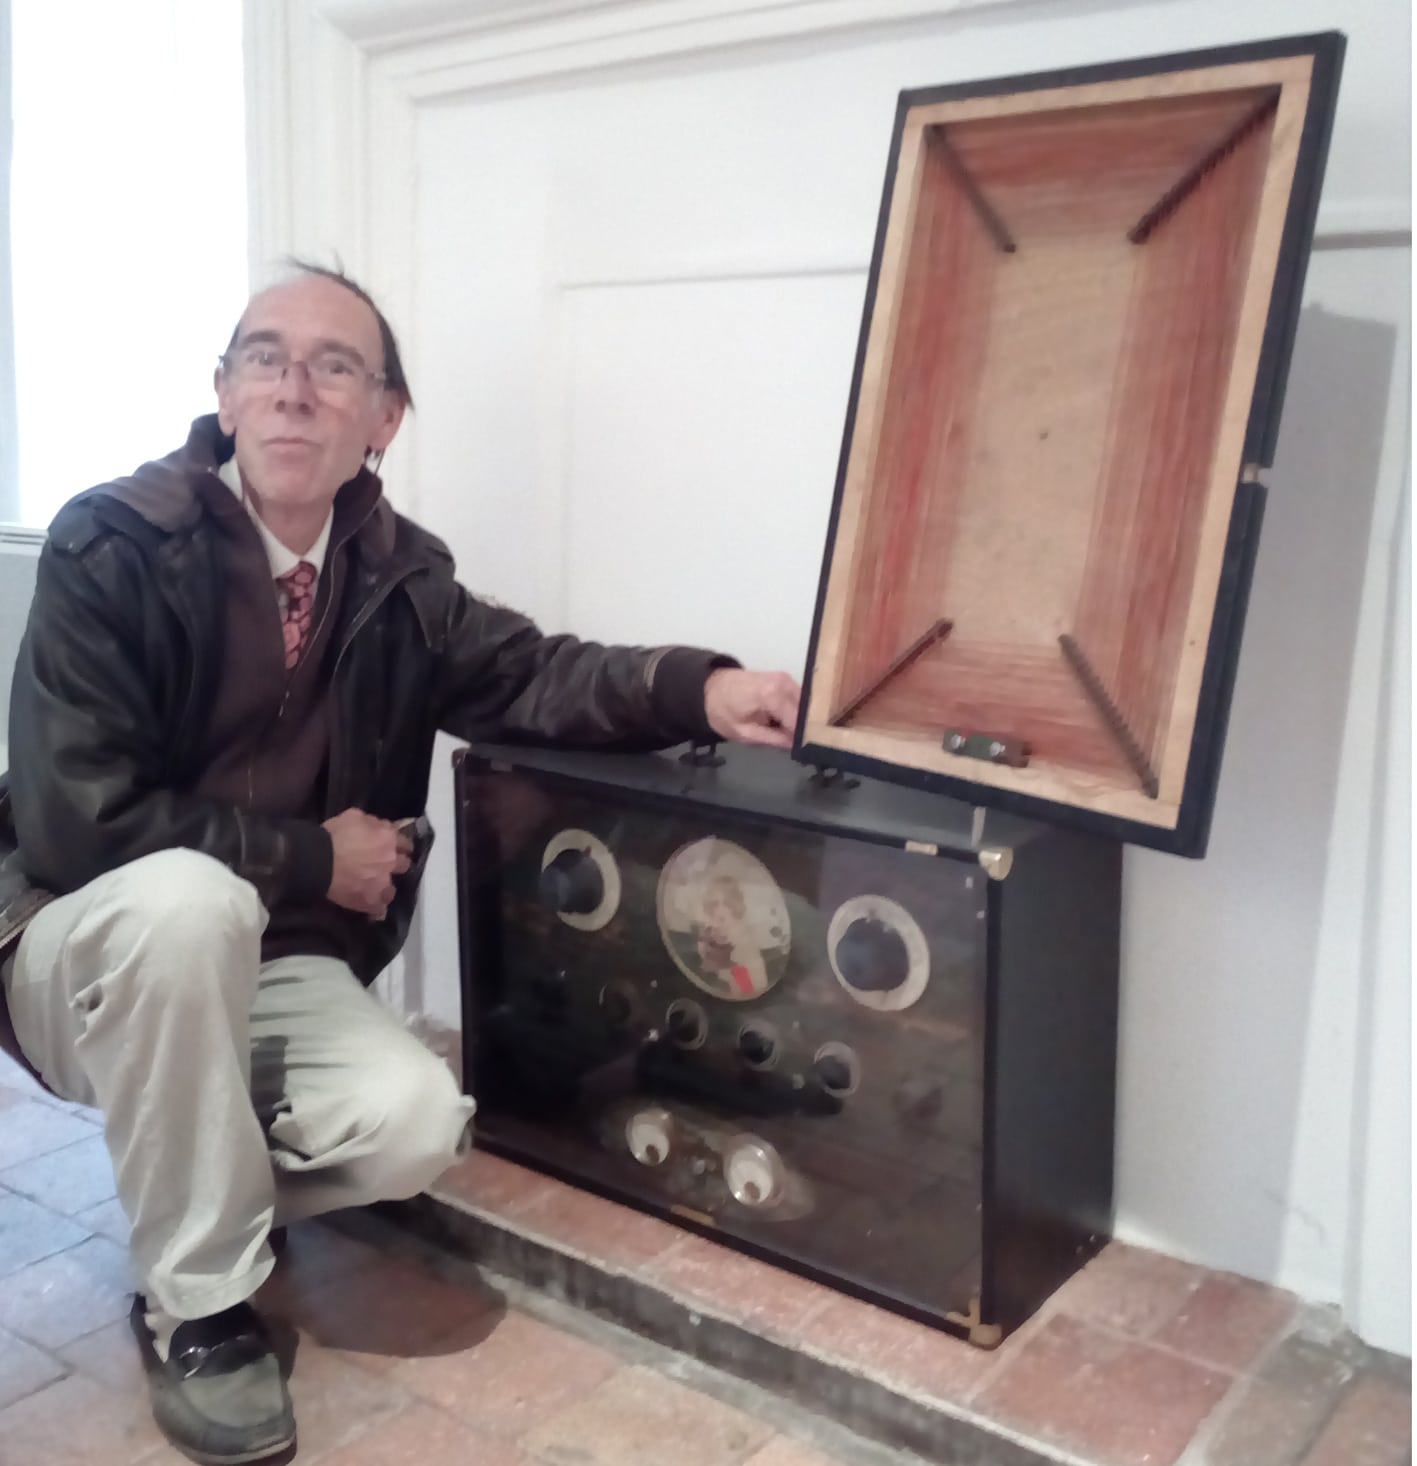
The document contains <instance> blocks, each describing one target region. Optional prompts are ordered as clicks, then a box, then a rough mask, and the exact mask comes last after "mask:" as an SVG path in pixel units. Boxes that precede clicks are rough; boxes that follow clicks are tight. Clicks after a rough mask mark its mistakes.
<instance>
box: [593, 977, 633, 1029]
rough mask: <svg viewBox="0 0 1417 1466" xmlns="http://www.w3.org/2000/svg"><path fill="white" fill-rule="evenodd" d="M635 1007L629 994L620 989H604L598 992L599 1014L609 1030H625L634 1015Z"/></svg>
mask: <svg viewBox="0 0 1417 1466" xmlns="http://www.w3.org/2000/svg"><path fill="white" fill-rule="evenodd" d="M634 1010H635V1005H634V1003H633V1001H632V1000H631V998H630V995H629V993H627V992H626V991H625V989H624V988H621V987H604V988H602V989H601V990H600V1012H601V1016H602V1017H603V1018H604V1019H605V1021H606V1023H608V1024H609V1025H610V1027H611V1028H625V1027H627V1026H628V1024H629V1022H630V1018H631V1017H632V1015H633V1014H634Z"/></svg>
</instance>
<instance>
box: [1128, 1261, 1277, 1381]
mask: <svg viewBox="0 0 1417 1466" xmlns="http://www.w3.org/2000/svg"><path fill="white" fill-rule="evenodd" d="M1295 1301H1296V1300H1295V1298H1294V1295H1293V1294H1292V1293H1286V1292H1284V1291H1283V1290H1281V1289H1279V1288H1269V1287H1266V1286H1265V1285H1264V1284H1263V1283H1252V1282H1251V1281H1250V1280H1249V1279H1248V1278H1237V1277H1236V1276H1234V1274H1232V1273H1210V1274H1208V1275H1207V1276H1206V1277H1205V1279H1204V1280H1203V1281H1202V1282H1201V1284H1200V1286H1199V1287H1197V1289H1196V1290H1195V1292H1194V1293H1192V1294H1191V1296H1190V1297H1189V1298H1188V1299H1187V1300H1186V1302H1185V1305H1184V1306H1183V1307H1182V1309H1181V1311H1180V1312H1179V1313H1178V1314H1177V1315H1176V1317H1175V1318H1173V1319H1172V1320H1171V1322H1170V1323H1169V1324H1167V1325H1166V1327H1165V1328H1164V1329H1162V1330H1161V1331H1160V1332H1159V1333H1158V1334H1157V1335H1156V1342H1157V1343H1158V1344H1164V1345H1165V1346H1166V1347H1167V1348H1168V1349H1175V1350H1176V1351H1177V1352H1178V1353H1181V1354H1185V1355H1186V1356H1187V1357H1188V1358H1191V1359H1199V1360H1200V1361H1201V1362H1202V1363H1204V1364H1214V1365H1218V1366H1219V1367H1220V1368H1221V1369H1233V1370H1242V1369H1245V1368H1247V1367H1248V1366H1249V1365H1251V1364H1252V1363H1253V1362H1254V1360H1255V1357H1256V1356H1257V1355H1258V1354H1259V1352H1260V1351H1261V1350H1262V1349H1263V1348H1264V1347H1265V1345H1266V1344H1269V1343H1272V1342H1273V1340H1274V1338H1275V1336H1276V1335H1277V1334H1278V1333H1279V1331H1280V1330H1281V1329H1282V1328H1284V1326H1285V1325H1286V1324H1287V1323H1288V1322H1289V1320H1290V1319H1291V1318H1293V1316H1294V1306H1295Z"/></svg>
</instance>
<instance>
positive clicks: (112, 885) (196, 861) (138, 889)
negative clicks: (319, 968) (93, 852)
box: [70, 850, 266, 982]
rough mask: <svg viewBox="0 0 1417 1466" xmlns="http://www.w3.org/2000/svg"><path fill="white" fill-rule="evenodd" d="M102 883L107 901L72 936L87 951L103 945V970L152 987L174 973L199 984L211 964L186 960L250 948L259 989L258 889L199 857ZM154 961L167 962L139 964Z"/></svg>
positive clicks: (173, 857)
mask: <svg viewBox="0 0 1417 1466" xmlns="http://www.w3.org/2000/svg"><path fill="white" fill-rule="evenodd" d="M102 879H103V880H104V881H105V883H106V884H105V888H104V891H103V895H102V900H101V901H98V902H96V903H95V905H94V906H93V907H92V908H91V909H90V911H89V913H88V920H87V921H84V922H81V923H80V925H79V927H78V928H77V929H76V930H74V931H73V932H72V933H71V934H70V940H71V941H73V942H77V943H79V944H81V945H83V946H88V945H89V944H90V943H97V944H98V946H99V947H100V948H101V952H93V953H92V954H91V955H92V956H94V957H96V958H98V961H97V962H96V963H95V964H94V965H95V966H96V967H97V968H98V969H99V970H107V971H109V972H115V971H128V972H131V973H132V974H134V975H136V976H142V977H151V978H153V979H154V980H160V978H161V976H162V974H163V973H169V972H170V973H172V974H173V975H174V977H175V978H176V979H177V980H178V981H185V982H194V981H195V979H196V974H197V973H198V971H200V970H202V969H203V967H204V966H205V965H206V964H203V963H189V962H187V961H184V960H183V959H184V954H188V953H196V952H201V953H203V954H213V955H214V954H216V953H218V952H220V951H222V950H223V949H224V948H235V949H238V950H239V949H241V948H249V949H250V953H251V956H252V958H253V960H252V963H251V964H250V965H251V977H252V980H253V982H254V980H255V973H256V970H257V967H258V966H259V960H260V959H259V953H260V937H261V932H262V931H263V930H264V928H265V924H266V909H265V907H264V906H263V905H262V904H261V898H260V897H259V896H258V895H257V894H256V888H255V887H254V886H252V885H251V883H250V882H249V881H245V880H242V879H241V877H240V876H238V875H235V874H234V873H233V872H232V871H230V870H228V869H227V867H226V866H224V865H222V864H221V862H220V861H217V860H213V859H212V858H211V856H209V855H202V854H199V853H198V852H197V851H195V850H161V851H158V852H157V853H156V854H154V855H146V856H144V857H143V858H142V859H140V860H135V861H132V862H131V863H130V864H128V865H125V866H122V867H121V868H120V869H118V870H116V871H113V872H111V873H110V874H109V875H108V876H106V877H103V878H102ZM152 954H156V955H158V956H160V957H161V958H162V959H163V960H161V961H157V962H145V961H143V960H141V959H142V958H143V957H145V956H148V955H152ZM134 958H137V959H140V960H137V961H134V960H133V959H134ZM84 965H85V966H88V965H89V963H87V962H86V963H85V964H84Z"/></svg>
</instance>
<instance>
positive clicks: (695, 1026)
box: [664, 1002, 708, 1049]
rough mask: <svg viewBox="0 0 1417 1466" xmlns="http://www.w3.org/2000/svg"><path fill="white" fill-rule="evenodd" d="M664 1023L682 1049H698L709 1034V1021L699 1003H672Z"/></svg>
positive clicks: (671, 1036) (670, 1035)
mask: <svg viewBox="0 0 1417 1466" xmlns="http://www.w3.org/2000/svg"><path fill="white" fill-rule="evenodd" d="M664 1023H665V1027H666V1028H667V1029H668V1031H669V1037H670V1038H671V1039H672V1040H673V1042H674V1043H676V1044H678V1045H679V1047H680V1048H681V1049H696V1048H698V1047H699V1045H700V1044H701V1043H703V1041H704V1039H705V1038H706V1037H707V1036H708V1023H707V1021H706V1020H705V1018H704V1015H703V1010H702V1009H701V1008H700V1007H699V1005H698V1004H697V1003H687V1002H678V1003H671V1004H670V1005H669V1012H668V1013H667V1014H666V1015H665V1020H664Z"/></svg>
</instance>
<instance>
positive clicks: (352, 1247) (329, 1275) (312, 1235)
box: [255, 1222, 387, 1313]
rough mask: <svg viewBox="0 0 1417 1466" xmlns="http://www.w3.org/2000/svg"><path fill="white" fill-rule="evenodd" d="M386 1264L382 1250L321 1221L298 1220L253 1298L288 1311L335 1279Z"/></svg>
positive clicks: (263, 1306)
mask: <svg viewBox="0 0 1417 1466" xmlns="http://www.w3.org/2000/svg"><path fill="white" fill-rule="evenodd" d="M386 1264H387V1259H386V1258H385V1256H384V1254H383V1253H381V1252H380V1251H379V1250H378V1249H377V1248H376V1247H373V1246H371V1245H370V1244H369V1243H367V1242H361V1241H359V1240H358V1239H357V1238H354V1237H347V1236H345V1235H344V1234H343V1233H342V1232H339V1231H337V1230H336V1229H335V1228H334V1227H331V1226H328V1225H326V1224H324V1223H322V1222H301V1223H299V1224H297V1225H296V1226H293V1227H291V1228H290V1229H289V1230H288V1232H287V1233H286V1247H285V1252H284V1253H283V1254H282V1255H281V1256H280V1257H278V1258H277V1260H276V1265H275V1270H274V1271H273V1272H272V1273H271V1275H270V1277H269V1278H268V1279H267V1280H266V1282H265V1284H264V1286H263V1287H262V1288H261V1290H260V1292H259V1293H258V1294H257V1295H256V1300H255V1301H256V1304H257V1306H258V1307H260V1308H264V1309H274V1310H276V1311H277V1312H285V1313H290V1312H293V1311H295V1310H298V1309H299V1308H301V1307H302V1306H303V1303H304V1301H305V1300H308V1299H309V1298H310V1297H311V1296H312V1295H313V1294H315V1293H317V1292H320V1291H321V1290H322V1289H324V1288H326V1287H328V1286H329V1285H330V1284H331V1282H332V1281H334V1280H335V1279H337V1278H341V1277H344V1276H346V1275H347V1274H349V1273H352V1272H363V1273H369V1272H371V1271H374V1270H377V1269H379V1268H382V1267H384V1266H385V1265H386ZM360 1286H362V1285H360Z"/></svg>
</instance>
